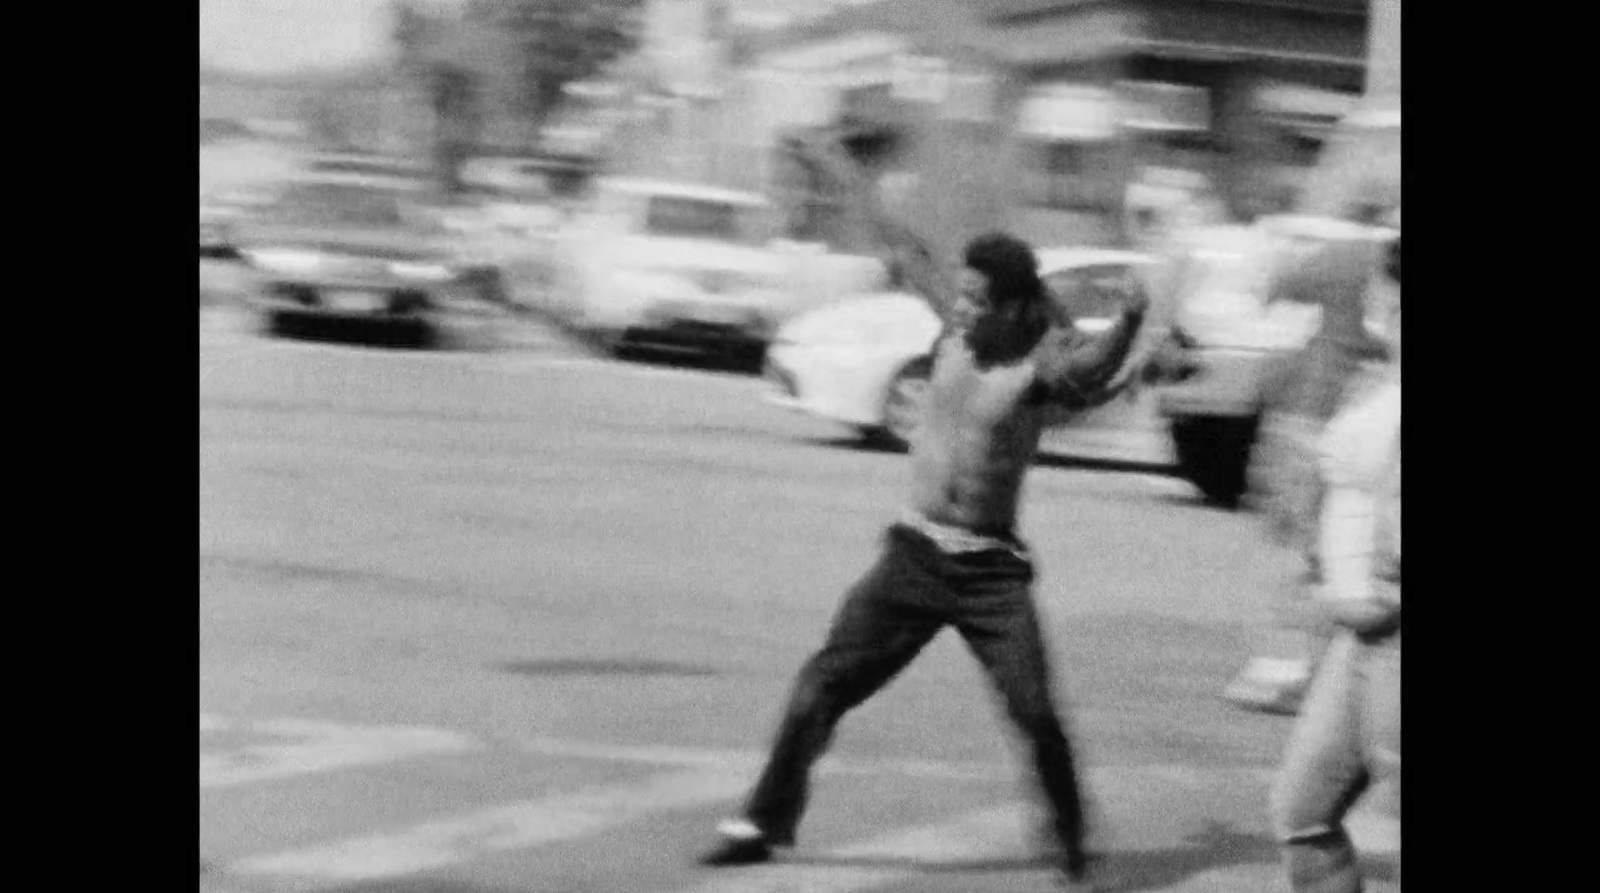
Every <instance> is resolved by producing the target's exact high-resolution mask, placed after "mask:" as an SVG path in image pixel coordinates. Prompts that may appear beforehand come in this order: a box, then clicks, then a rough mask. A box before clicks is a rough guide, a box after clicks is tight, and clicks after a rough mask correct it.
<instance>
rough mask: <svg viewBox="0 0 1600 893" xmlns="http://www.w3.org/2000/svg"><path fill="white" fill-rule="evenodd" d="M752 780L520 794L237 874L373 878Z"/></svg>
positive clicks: (565, 834) (732, 792)
mask: <svg viewBox="0 0 1600 893" xmlns="http://www.w3.org/2000/svg"><path fill="white" fill-rule="evenodd" d="M748 783H749V779H748V777H746V775H745V774H744V773H742V772H732V771H729V770H726V769H722V770H713V769H693V770H687V771H680V772H672V773H665V774H661V775H657V776H654V777H652V778H649V779H646V780H644V781H642V782H632V783H629V784H625V785H613V786H605V787H596V788H590V789H586V790H581V791H576V792H573V793H569V794H562V795H557V796H554V797H547V798H540V799H533V800H523V801H519V802H516V803H512V804H509V805H505V806H498V807H495V808H493V809H488V810H484V811H480V812H474V813H469V814H465V815H460V816H456V817H453V818H449V819H445V820H442V821H437V822H429V823H427V824H424V825H420V826H417V827H415V828H412V829H409V830H405V831H399V832H394V833H387V834H375V835H370V836H364V837H357V838H353V839H350V840H345V841H341V842H338V843H333V844H329V845H326V846H319V847H313V848H310V849H304V850H297V851H292V852H286V853H278V854H275V855H267V856H258V857H250V858H245V859H242V860H239V861H237V862H235V863H233V864H232V865H231V866H230V871H231V872H232V873H234V874H236V875H240V876H243V875H267V876H277V877H293V878H316V879H328V880H338V881H347V882H349V881H369V880H380V879H384V878H394V877H399V876H403V875H409V874H414V873H416V872H420V871H429V870H433V869H438V868H443V867H446V866H449V865H454V864H456V863H459V862H463V861H466V860H468V859H470V858H472V857H474V856H476V855H479V854H483V853H493V852H504V851H507V850H518V849H525V848H530V847H537V846H543V845H547V844H551V843H556V842H560V841H564V840H571V839H573V838H578V837H587V836H590V835H594V834H598V833H600V832H603V831H606V830H608V829H610V828H614V827H617V826H619V825H624V824H627V823H630V822H633V821H636V820H638V819H640V818H642V817H644V816H646V815H651V814H657V813H662V812H668V811H672V810H677V809H683V808H686V807H692V806H699V805H703V804H708V803H716V802H720V801H724V800H728V799H731V798H733V797H736V796H738V795H739V794H740V793H741V792H742V791H743V790H744V789H745V786H746V785H747V784H748Z"/></svg>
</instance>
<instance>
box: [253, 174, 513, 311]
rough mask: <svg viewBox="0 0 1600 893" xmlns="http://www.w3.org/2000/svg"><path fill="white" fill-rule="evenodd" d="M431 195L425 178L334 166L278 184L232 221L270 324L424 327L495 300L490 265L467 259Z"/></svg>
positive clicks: (459, 239) (445, 213)
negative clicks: (349, 171)
mask: <svg viewBox="0 0 1600 893" xmlns="http://www.w3.org/2000/svg"><path fill="white" fill-rule="evenodd" d="M431 195H432V192H431V189H430V188H429V186H428V185H427V184H426V183H425V182H424V181H412V180H410V179H406V178H400V177H378V176H349V175H343V174H335V173H322V174H319V175H314V176H309V177H302V178H299V179H296V180H294V181H291V182H289V183H287V184H285V185H283V186H282V187H280V188H279V189H278V190H277V191H276V193H275V194H274V196H273V198H272V200H271V201H269V202H267V203H265V204H263V205H262V206H261V207H260V208H258V209H257V210H256V212H255V213H253V214H251V215H250V217H249V219H248V220H247V221H246V222H242V223H240V224H238V225H237V226H236V227H235V233H236V240H237V242H238V243H239V245H240V247H241V249H242V252H243V255H244V257H245V258H246V260H247V261H248V262H249V264H250V266H251V267H252V268H253V269H254V270H255V272H256V275H257V278H258V281H259V283H260V288H259V295H258V302H259V304H260V306H261V308H262V310H263V312H264V313H265V314H266V316H267V320H268V324H269V326H270V327H271V328H273V329H274V330H278V331H283V330H285V329H288V328H294V327H304V326H305V325H307V324H310V323H319V322H320V323H326V324H333V325H339V324H346V325H348V324H361V325H364V326H388V327H391V328H408V329H412V330H417V331H419V332H423V333H426V332H427V331H428V330H431V329H433V328H435V327H436V326H437V325H438V324H439V323H440V322H442V317H443V315H444V314H447V313H449V312H450V311H453V310H473V309H479V308H481V307H482V305H483V304H484V302H486V301H489V302H492V301H496V300H497V299H498V291H497V289H496V288H495V286H494V278H493V275H492V271H490V270H487V269H485V267H484V265H483V264H482V263H476V262H473V261H472V260H471V259H470V251H469V250H468V247H467V246H466V245H465V244H464V240H463V239H462V237H461V236H460V235H459V231H458V230H456V229H453V228H452V227H450V226H448V225H447V223H446V220H447V218H448V215H449V213H450V209H448V208H446V207H442V206H441V205H440V204H439V203H437V202H435V201H433V200H432V198H431Z"/></svg>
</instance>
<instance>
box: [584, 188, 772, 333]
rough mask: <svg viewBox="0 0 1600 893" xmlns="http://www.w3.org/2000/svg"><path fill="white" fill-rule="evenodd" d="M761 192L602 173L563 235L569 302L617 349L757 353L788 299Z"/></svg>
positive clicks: (588, 327)
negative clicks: (587, 200)
mask: <svg viewBox="0 0 1600 893" xmlns="http://www.w3.org/2000/svg"><path fill="white" fill-rule="evenodd" d="M771 227H772V212H771V209H770V207H769V205H768V203H767V202H766V200H765V199H763V198H762V197H761V196H759V195H756V194H753V193H747V192H739V191H735V190H730V189H722V188H716V187H711V186H701V185H694V184H688V183H678V182H670V181H664V180H648V179H631V178H603V179H600V180H597V181H596V182H595V183H594V184H593V189H592V193H591V197H590V201H589V202H587V203H586V204H585V205H584V206H582V207H581V208H579V209H577V210H576V211H575V212H574V214H573V216H572V218H571V220H570V221H569V222H568V223H567V224H566V225H565V226H564V227H563V230H562V233H561V235H560V236H559V237H558V246H557V249H556V260H555V270H554V272H553V276H554V285H553V287H554V290H555V292H556V295H555V299H556V302H557V308H558V309H559V311H560V312H561V313H562V314H563V315H565V316H567V317H568V318H569V319H570V320H572V321H574V322H575V323H576V324H577V325H578V326H579V327H580V328H583V329H585V330H587V331H589V332H590V333H591V334H593V335H596V336H598V337H599V339H600V340H601V341H602V342H603V343H604V344H606V345H607V346H608V347H610V348H611V349H612V350H615V351H622V350H626V349H628V348H648V349H652V350H666V351H673V352H692V353H708V352H709V353H716V354H721V355H724V356H729V357H739V358H741V359H743V358H749V357H753V356H758V355H759V354H760V352H761V351H762V350H764V349H765V347H766V344H767V341H768V340H769V338H770V336H771V333H772V330H773V328H774V326H775V322H776V319H777V317H778V316H779V315H781V312H782V306H783V303H784V291H783V273H784V261H783V260H782V259H781V258H780V257H778V255H777V254H775V253H774V252H773V251H772V250H770V248H769V245H768V240H769V233H770V231H771Z"/></svg>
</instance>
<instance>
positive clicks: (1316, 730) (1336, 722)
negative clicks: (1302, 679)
mask: <svg viewBox="0 0 1600 893" xmlns="http://www.w3.org/2000/svg"><path fill="white" fill-rule="evenodd" d="M1374 782H1386V783H1388V784H1390V785H1392V793H1393V795H1394V799H1393V801H1392V802H1393V803H1394V804H1395V807H1396V808H1398V804H1399V791H1400V633H1399V631H1398V630H1395V631H1393V632H1391V633H1387V634H1384V635H1378V636H1359V635H1357V634H1356V633H1353V632H1349V631H1347V630H1341V631H1340V632H1339V633H1338V634H1337V635H1336V636H1335V638H1334V640H1333V643H1332V644H1331V645H1330V646H1329V648H1328V651H1327V652H1326V654H1324V656H1323V658H1322V660H1321V662H1320V664H1319V666H1318V667H1317V675H1316V678H1315V679H1314V680H1313V681H1312V683H1311V690H1310V692H1309V693H1308V694H1307V696H1306V700H1305V703H1304V705H1303V706H1302V707H1301V711H1300V719H1299V721H1298V722H1297V724H1296V726H1295V730H1294V733H1293V735H1292V736H1291V738H1290V741H1289V746H1288V749H1287V750H1286V752H1285V755H1284V761H1283V766H1282V767H1281V769H1280V771H1279V775H1278V778H1277V780H1276V782H1275V783H1274V785H1273V789H1272V796H1271V812H1272V826H1273V831H1274V833H1275V834H1276V835H1277V837H1278V840H1279V842H1280V844H1281V845H1282V847H1283V852H1284V860H1285V863H1286V868H1287V870H1288V873H1289V881H1290V888H1291V889H1292V890H1294V891H1295V893H1359V891H1360V890H1361V872H1360V867H1359V863H1358V861H1357V856H1356V851H1355V847H1354V845H1353V844H1352V843H1351V840H1350V836H1349V834H1348V833H1347V832H1346V830H1345V827H1344V819H1345V816H1346V815H1347V814H1348V813H1349V811H1350V808H1351V807H1352V806H1353V805H1354V804H1355V802H1356V800H1358V799H1359V798H1360V796H1361V795H1362V794H1363V793H1364V792H1365V791H1366V790H1367V789H1368V787H1369V786H1370V785H1372V784H1373V783H1374Z"/></svg>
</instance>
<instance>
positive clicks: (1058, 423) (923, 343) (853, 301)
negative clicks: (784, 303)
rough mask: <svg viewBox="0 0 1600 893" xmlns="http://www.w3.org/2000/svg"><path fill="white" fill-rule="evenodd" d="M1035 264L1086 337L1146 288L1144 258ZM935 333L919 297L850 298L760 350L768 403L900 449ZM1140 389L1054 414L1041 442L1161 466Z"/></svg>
mask: <svg viewBox="0 0 1600 893" xmlns="http://www.w3.org/2000/svg"><path fill="white" fill-rule="evenodd" d="M1039 261H1040V274H1041V276H1042V277H1043V278H1044V280H1045V283H1046V285H1048V286H1049V287H1050V291H1051V294H1052V296H1053V297H1054V298H1055V300H1056V301H1057V302H1058V304H1059V307H1060V310H1061V311H1062V312H1063V313H1064V314H1065V315H1066V316H1067V318H1069V319H1071V320H1072V321H1073V324H1074V325H1076V326H1077V327H1078V328H1079V329H1080V330H1083V331H1086V332H1098V331H1104V330H1105V329H1107V328H1108V327H1110V326H1111V325H1112V324H1113V323H1114V321H1115V319H1116V317H1117V316H1118V315H1119V314H1120V312H1121V309H1122V308H1123V307H1124V306H1126V303H1127V301H1128V300H1129V299H1130V297H1131V296H1132V295H1133V294H1134V293H1136V292H1146V291H1148V290H1149V286H1148V281H1147V279H1146V276H1147V275H1148V274H1149V273H1150V272H1151V266H1152V264H1153V259H1152V258H1150V257H1148V256H1146V255H1143V254H1137V253H1133V252H1127V251H1113V250H1104V249H1088V248H1066V249H1048V250H1042V251H1040V252H1039ZM1162 316H1163V314H1161V313H1159V312H1158V313H1153V314H1152V315H1151V320H1152V325H1148V326H1147V327H1146V330H1145V331H1144V332H1143V333H1142V334H1141V336H1140V341H1139V343H1138V344H1136V345H1135V356H1134V358H1133V359H1131V360H1130V368H1131V367H1132V366H1133V365H1134V364H1140V363H1143V361H1144V358H1145V357H1147V356H1149V355H1151V354H1152V353H1153V352H1154V351H1153V347H1154V345H1157V344H1159V343H1160V342H1161V341H1162V339H1163V338H1164V337H1165V332H1164V331H1162V330H1161V324H1160V323H1159V321H1158V320H1160V319H1161V318H1162ZM940 329H941V324H940V321H939V319H938V317H937V316H936V315H935V314H934V312H933V310H932V308H930V307H929V306H928V304H927V302H926V301H925V300H924V299H923V298H921V297H918V296H914V295H910V294H905V293H899V292H879V293H876V294H867V295H857V296H853V297H850V298H847V299H845V300H841V301H838V302H836V303H834V304H832V305H829V306H826V307H823V308H820V309H817V310H814V311H812V312H809V313H805V314H801V315H799V316H796V317H795V318H794V319H792V320H791V321H790V322H789V323H788V324H786V325H785V326H783V327H782V328H781V329H780V330H779V331H778V332H777V334H776V336H775V338H774V339H773V343H772V345H771V347H770V348H769V350H768V352H767V361H766V365H765V375H766V378H767V381H768V382H769V385H770V387H769V389H768V400H769V401H770V402H772V403H774V404H776V405H779V406H784V407H787V408H790V409H794V410H796V411H800V412H805V413H808V414H810V415H813V416H817V417H819V418H823V419H827V420H829V421H833V422H838V423H842V424H845V425H849V426H852V427H854V428H855V429H856V430H857V431H858V432H859V433H860V434H861V435H862V436H863V437H865V438H867V439H868V440H871V441H876V442H879V443H882V444H884V445H887V446H889V447H892V448H896V449H905V448H906V447H907V446H908V444H909V443H910V442H911V441H912V439H913V438H914V437H915V436H916V432H917V430H918V429H919V428H920V427H921V425H922V416H923V403H922V399H923V393H924V390H925V388H926V386H927V381H928V377H929V374H930V372H931V370H932V362H933V350H934V347H935V342H936V340H937V338H938V335H939V332H940ZM1145 385H1146V382H1144V381H1141V380H1139V379H1138V378H1135V380H1134V383H1133V384H1132V385H1131V386H1130V387H1129V388H1128V389H1127V390H1126V391H1125V392H1124V393H1123V394H1122V395H1121V396H1120V397H1118V398H1117V399H1116V400H1113V401H1112V402H1110V403H1108V404H1106V405H1104V406H1100V407H1097V408H1094V409H1091V410H1088V411H1086V412H1082V413H1078V414H1073V413H1070V412H1068V411H1067V410H1065V409H1062V410H1060V411H1059V414H1058V416H1057V417H1056V418H1055V419H1053V420H1051V421H1048V422H1047V431H1048V433H1047V435H1046V438H1047V444H1048V445H1050V446H1052V448H1064V449H1068V450H1071V451H1073V452H1074V453H1076V454H1080V455H1085V456H1089V457H1095V458H1108V459H1125V460H1133V461H1158V462H1159V461H1164V460H1165V458H1166V455H1167V453H1168V451H1167V449H1166V447H1165V442H1164V437H1163V434H1162V432H1161V431H1160V430H1159V429H1158V427H1157V425H1156V422H1157V415H1156V413H1155V411H1154V404H1153V399H1154V397H1153V394H1152V393H1151V392H1150V389H1149V388H1148V387H1146V386H1145Z"/></svg>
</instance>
